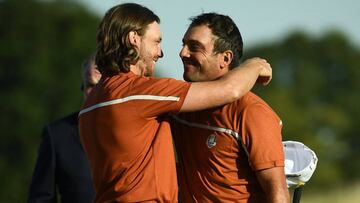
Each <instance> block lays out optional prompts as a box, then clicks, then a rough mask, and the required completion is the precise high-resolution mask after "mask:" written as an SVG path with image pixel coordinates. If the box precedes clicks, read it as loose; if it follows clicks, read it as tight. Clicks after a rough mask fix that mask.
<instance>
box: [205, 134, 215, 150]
mask: <svg viewBox="0 0 360 203" xmlns="http://www.w3.org/2000/svg"><path fill="white" fill-rule="evenodd" d="M206 145H207V147H208V148H209V149H210V148H213V147H215V145H216V135H214V134H211V135H209V137H208V138H207V140H206Z"/></svg>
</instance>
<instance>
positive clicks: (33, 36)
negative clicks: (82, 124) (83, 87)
mask: <svg viewBox="0 0 360 203" xmlns="http://www.w3.org/2000/svg"><path fill="white" fill-rule="evenodd" d="M98 23H99V19H98V18H97V16H95V15H93V14H92V13H90V12H89V11H87V10H86V9H84V8H83V7H82V6H80V5H78V4H75V3H73V2H72V3H70V2H69V1H56V0H53V1H45V0H42V1H40V0H38V1H36V0H21V1H20V0H2V1H0V44H1V46H0V95H1V97H0V98H1V99H0V112H1V113H0V130H1V132H0V133H1V137H0V174H2V175H1V177H2V179H1V182H2V184H1V189H0V202H25V199H26V196H27V191H28V186H29V182H30V179H31V176H32V170H33V168H34V162H35V157H36V149H37V147H38V145H39V141H40V134H41V129H42V127H43V126H44V125H45V124H46V123H47V122H49V121H51V120H54V119H55V118H59V117H61V116H64V115H66V114H67V113H70V112H72V111H75V110H77V109H79V106H80V105H81V99H82V94H81V92H80V81H81V79H80V67H81V63H82V61H83V59H84V58H85V57H86V56H87V55H88V54H90V53H91V52H93V51H94V50H95V46H96V45H95V36H96V28H97V25H98Z"/></svg>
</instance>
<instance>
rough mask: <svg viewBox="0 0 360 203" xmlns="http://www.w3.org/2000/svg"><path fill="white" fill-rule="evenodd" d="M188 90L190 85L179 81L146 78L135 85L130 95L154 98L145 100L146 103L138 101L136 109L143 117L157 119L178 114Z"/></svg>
mask: <svg viewBox="0 0 360 203" xmlns="http://www.w3.org/2000/svg"><path fill="white" fill-rule="evenodd" d="M189 88H190V83H188V82H184V81H181V80H175V79H172V78H161V79H155V78H148V79H147V80H146V81H143V82H141V83H135V85H134V86H133V88H132V94H133V95H140V94H145V95H149V96H154V97H153V98H152V99H146V102H144V100H138V101H137V103H136V105H137V106H136V107H137V110H138V111H139V112H141V114H142V115H143V117H157V116H159V115H161V114H164V113H170V112H171V113H177V112H179V111H180V109H181V107H182V105H183V103H184V101H185V97H186V95H187V92H188V90H189Z"/></svg>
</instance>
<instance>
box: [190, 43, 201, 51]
mask: <svg viewBox="0 0 360 203" xmlns="http://www.w3.org/2000/svg"><path fill="white" fill-rule="evenodd" d="M188 47H189V50H190V51H198V50H199V49H200V46H199V45H198V44H194V43H190V44H189V45H188Z"/></svg>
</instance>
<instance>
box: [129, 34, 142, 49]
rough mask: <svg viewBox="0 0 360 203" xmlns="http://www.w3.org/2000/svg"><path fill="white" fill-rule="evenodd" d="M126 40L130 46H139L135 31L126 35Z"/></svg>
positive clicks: (138, 37) (138, 38)
mask: <svg viewBox="0 0 360 203" xmlns="http://www.w3.org/2000/svg"><path fill="white" fill-rule="evenodd" d="M128 39H129V42H130V44H131V45H133V46H139V42H140V36H139V35H138V33H137V32H136V31H130V32H129V34H128Z"/></svg>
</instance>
